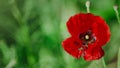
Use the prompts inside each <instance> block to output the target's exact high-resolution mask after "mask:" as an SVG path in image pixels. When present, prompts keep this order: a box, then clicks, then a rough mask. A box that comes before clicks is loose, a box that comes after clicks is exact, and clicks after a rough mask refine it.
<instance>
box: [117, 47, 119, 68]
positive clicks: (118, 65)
mask: <svg viewBox="0 0 120 68" xmlns="http://www.w3.org/2000/svg"><path fill="white" fill-rule="evenodd" d="M117 68H120V48H119V51H118V61H117Z"/></svg>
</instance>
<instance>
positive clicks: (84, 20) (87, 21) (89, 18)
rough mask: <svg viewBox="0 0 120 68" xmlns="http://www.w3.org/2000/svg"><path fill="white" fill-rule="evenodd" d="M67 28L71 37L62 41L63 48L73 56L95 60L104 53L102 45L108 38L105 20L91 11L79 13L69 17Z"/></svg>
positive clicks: (108, 31) (108, 32) (108, 33)
mask: <svg viewBox="0 0 120 68" xmlns="http://www.w3.org/2000/svg"><path fill="white" fill-rule="evenodd" d="M67 28H68V31H69V33H70V34H71V37H69V38H67V39H66V40H64V41H63V42H62V45H63V48H64V50H65V51H67V52H68V53H69V54H70V55H72V56H73V57H75V58H80V57H81V56H82V57H83V58H84V59H85V60H86V61H91V60H97V59H99V58H101V57H102V56H103V55H104V51H103V50H102V46H103V45H105V44H106V43H107V42H108V41H109V39H110V30H109V27H108V25H107V24H106V22H105V21H104V20H103V19H102V18H101V17H100V16H95V15H93V14H91V13H87V14H84V13H79V14H76V15H75V16H72V17H70V19H69V20H68V22H67Z"/></svg>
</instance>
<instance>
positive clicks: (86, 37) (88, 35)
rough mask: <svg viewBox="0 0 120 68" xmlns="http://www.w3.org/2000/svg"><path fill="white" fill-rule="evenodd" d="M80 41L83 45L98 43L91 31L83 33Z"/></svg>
mask: <svg viewBox="0 0 120 68" xmlns="http://www.w3.org/2000/svg"><path fill="white" fill-rule="evenodd" d="M79 39H80V40H82V44H83V45H89V44H91V43H94V42H95V41H96V37H95V35H94V34H93V32H92V31H91V30H88V31H86V32H84V33H81V34H80V35H79Z"/></svg>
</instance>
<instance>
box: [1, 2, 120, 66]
mask: <svg viewBox="0 0 120 68" xmlns="http://www.w3.org/2000/svg"><path fill="white" fill-rule="evenodd" d="M90 1H91V12H92V13H94V14H95V15H99V16H102V17H103V18H104V19H105V20H106V22H107V24H108V25H109V26H110V29H111V40H110V42H109V43H108V44H107V45H106V46H104V50H105V53H106V54H105V56H104V59H105V63H106V64H107V67H109V68H116V67H117V57H118V56H117V55H118V50H119V47H120V43H119V40H120V30H119V29H120V25H118V22H117V18H116V15H115V12H114V10H113V6H114V5H118V6H120V1H119V0H90ZM85 2H86V0H0V68H103V67H102V65H103V64H102V61H101V60H97V61H95V62H94V61H93V62H86V61H84V60H83V59H82V58H80V59H74V58H73V57H71V56H70V55H68V54H67V53H66V52H65V51H64V50H63V48H62V47H61V41H62V40H63V39H65V38H66V37H69V33H68V31H67V29H66V21H67V20H68V18H69V17H70V16H72V15H74V14H76V13H79V12H84V13H85V12H86V8H85V5H84V4H85ZM119 60H120V58H119ZM118 66H119V65H118Z"/></svg>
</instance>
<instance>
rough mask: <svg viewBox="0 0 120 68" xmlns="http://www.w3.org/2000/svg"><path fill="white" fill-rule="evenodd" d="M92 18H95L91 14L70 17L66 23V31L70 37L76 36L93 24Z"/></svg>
mask: <svg viewBox="0 0 120 68" xmlns="http://www.w3.org/2000/svg"><path fill="white" fill-rule="evenodd" d="M94 17H95V16H94V15H93V14H91V13H88V14H84V13H79V14H76V15H74V16H72V17H70V19H69V20H68V22H67V27H68V31H69V32H70V34H71V35H72V36H78V35H79V34H80V33H83V32H85V31H87V30H88V29H89V28H90V27H91V26H92V23H94V22H93V21H94Z"/></svg>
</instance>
